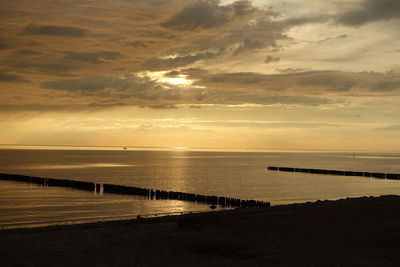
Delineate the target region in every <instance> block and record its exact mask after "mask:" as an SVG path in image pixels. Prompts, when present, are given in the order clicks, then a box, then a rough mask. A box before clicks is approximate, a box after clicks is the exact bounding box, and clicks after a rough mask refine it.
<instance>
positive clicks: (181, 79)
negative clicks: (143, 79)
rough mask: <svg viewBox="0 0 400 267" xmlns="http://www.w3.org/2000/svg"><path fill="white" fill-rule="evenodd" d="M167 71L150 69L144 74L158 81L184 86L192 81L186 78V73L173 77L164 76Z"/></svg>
mask: <svg viewBox="0 0 400 267" xmlns="http://www.w3.org/2000/svg"><path fill="white" fill-rule="evenodd" d="M167 73H168V72H167V71H152V72H146V73H145V75H146V76H148V77H150V78H151V79H152V80H156V81H158V82H161V83H166V84H169V85H176V86H186V85H191V84H192V83H193V81H192V80H189V79H187V75H184V74H178V75H176V76H174V77H168V76H166V74H167Z"/></svg>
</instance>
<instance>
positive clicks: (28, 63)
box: [3, 59, 75, 76]
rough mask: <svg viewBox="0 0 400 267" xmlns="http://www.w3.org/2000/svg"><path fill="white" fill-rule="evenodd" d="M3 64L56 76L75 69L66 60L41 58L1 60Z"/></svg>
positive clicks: (25, 70) (66, 74)
mask: <svg viewBox="0 0 400 267" xmlns="http://www.w3.org/2000/svg"><path fill="white" fill-rule="evenodd" d="M3 65H4V66H7V67H9V68H12V69H16V70H18V71H22V72H27V73H41V74H51V75H57V76H69V75H70V74H69V71H71V70H74V69H75V66H74V65H71V64H69V63H68V62H61V61H54V60H52V61H46V60H43V61H42V62H41V61H40V60H38V59H26V60H25V59H19V60H18V59H16V60H7V61H5V62H3Z"/></svg>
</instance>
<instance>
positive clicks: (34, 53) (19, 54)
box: [14, 49, 42, 56]
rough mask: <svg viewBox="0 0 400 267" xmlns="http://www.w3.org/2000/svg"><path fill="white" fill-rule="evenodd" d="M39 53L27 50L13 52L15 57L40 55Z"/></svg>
mask: <svg viewBox="0 0 400 267" xmlns="http://www.w3.org/2000/svg"><path fill="white" fill-rule="evenodd" d="M40 54H42V53H41V52H38V51H34V50H29V49H21V50H17V51H15V52H14V55H16V56H31V55H40Z"/></svg>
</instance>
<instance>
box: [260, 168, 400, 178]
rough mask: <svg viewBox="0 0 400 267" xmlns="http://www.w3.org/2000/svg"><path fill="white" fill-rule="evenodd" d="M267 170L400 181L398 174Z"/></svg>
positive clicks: (288, 169) (294, 169)
mask: <svg viewBox="0 0 400 267" xmlns="http://www.w3.org/2000/svg"><path fill="white" fill-rule="evenodd" d="M267 170H270V171H282V172H303V173H312V174H327V175H342V176H361V177H368V178H377V179H388V180H400V174H396V173H380V172H356V171H340V170H324V169H305V168H293V167H275V166H267Z"/></svg>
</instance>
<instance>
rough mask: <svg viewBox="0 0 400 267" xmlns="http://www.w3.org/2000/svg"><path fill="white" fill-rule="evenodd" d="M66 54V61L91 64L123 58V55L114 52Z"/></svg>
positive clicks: (69, 52)
mask: <svg viewBox="0 0 400 267" xmlns="http://www.w3.org/2000/svg"><path fill="white" fill-rule="evenodd" d="M64 53H65V54H66V56H65V57H64V59H68V60H75V61H82V62H87V63H91V64H100V63H103V62H105V61H104V60H102V59H106V60H114V59H118V58H120V57H121V54H120V53H119V52H113V51H98V52H72V51H66V52H64Z"/></svg>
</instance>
